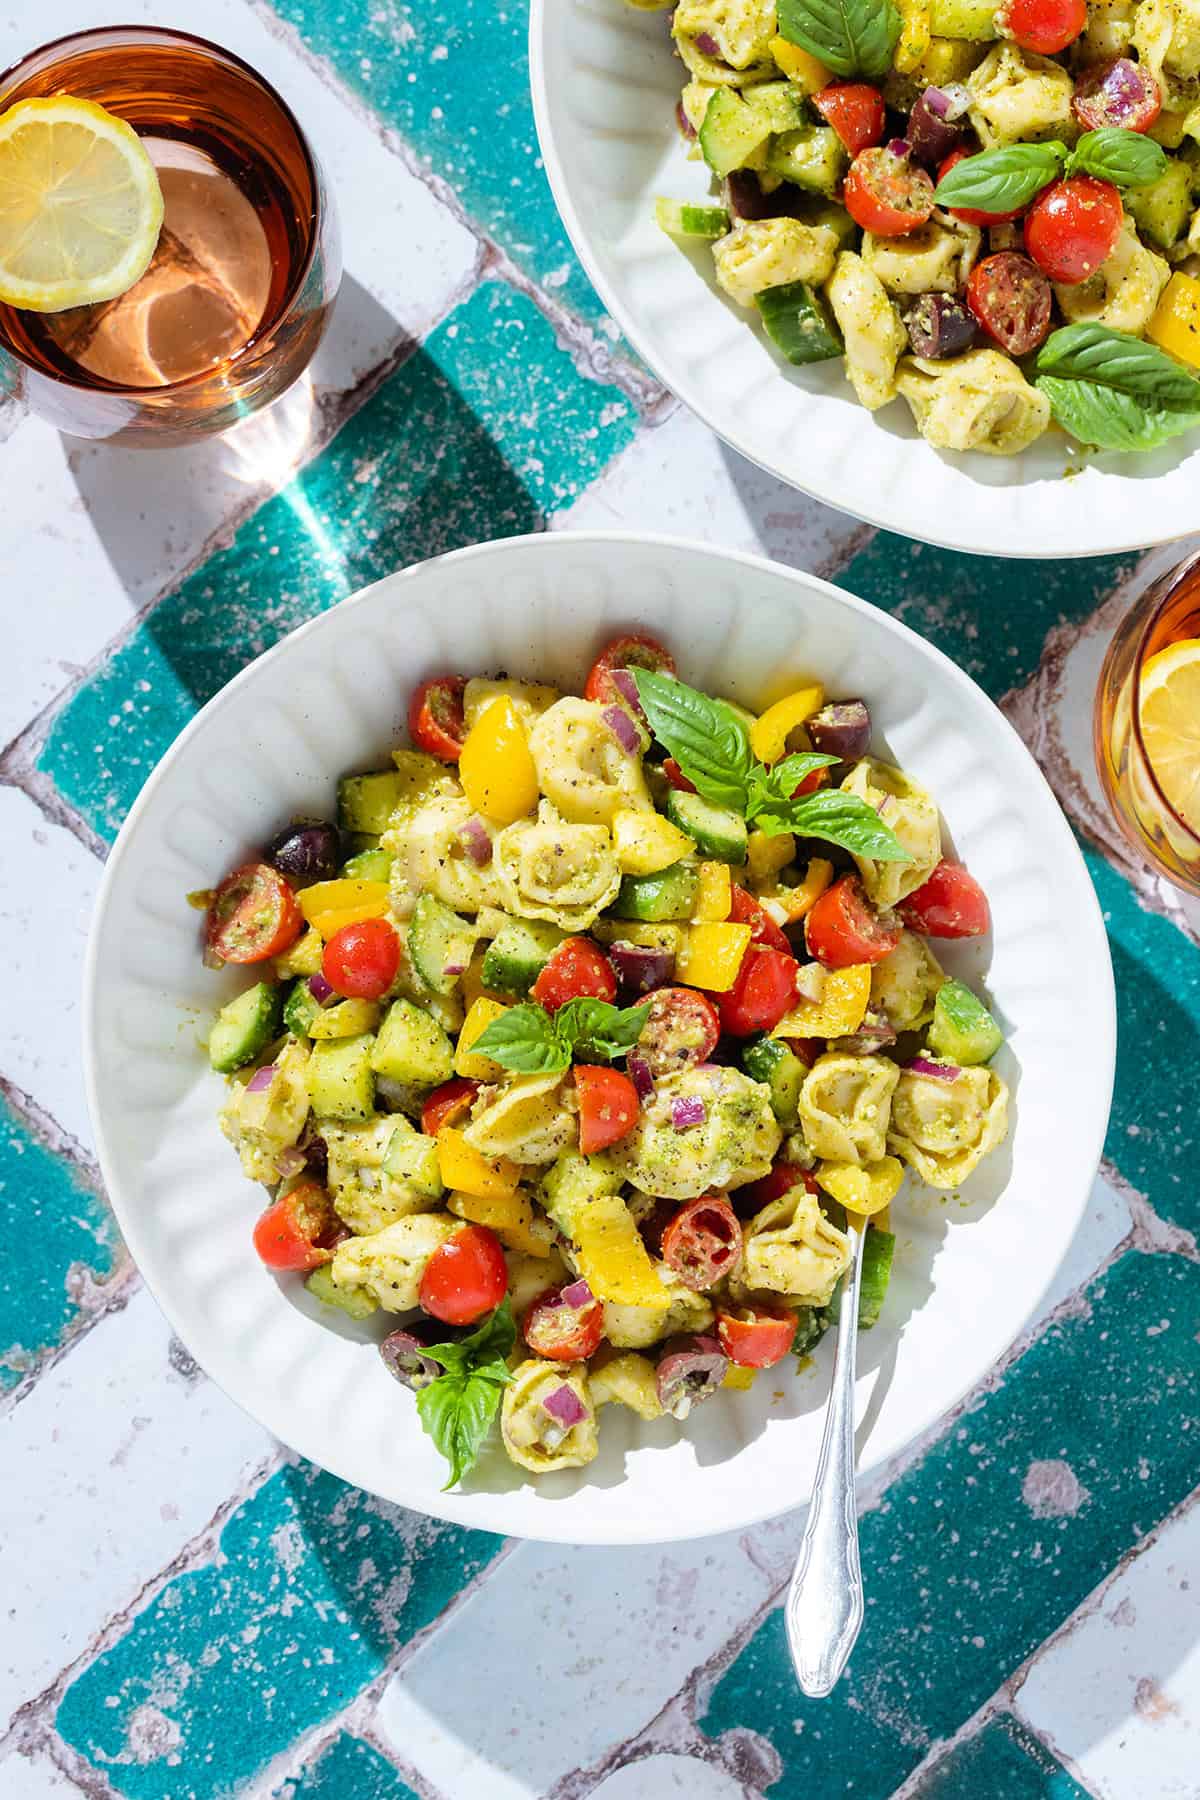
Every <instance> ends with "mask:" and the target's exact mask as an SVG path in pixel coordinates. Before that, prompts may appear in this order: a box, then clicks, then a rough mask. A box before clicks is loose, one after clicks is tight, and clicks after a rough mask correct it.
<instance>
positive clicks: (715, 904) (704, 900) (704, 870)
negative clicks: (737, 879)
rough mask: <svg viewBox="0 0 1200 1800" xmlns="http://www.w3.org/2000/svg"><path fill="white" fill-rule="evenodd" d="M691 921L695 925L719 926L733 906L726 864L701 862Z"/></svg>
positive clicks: (731, 886) (729, 876)
mask: <svg viewBox="0 0 1200 1800" xmlns="http://www.w3.org/2000/svg"><path fill="white" fill-rule="evenodd" d="M698 873H699V876H700V885H699V887H698V888H697V889H696V902H695V905H694V906H693V908H692V919H693V922H694V923H695V924H697V925H719V924H720V923H721V921H722V920H723V919H727V918H728V917H729V912H730V908H731V907H732V905H733V877H732V876H731V875H730V873H729V864H728V863H719V862H702V863H701V864H700V868H699V870H698Z"/></svg>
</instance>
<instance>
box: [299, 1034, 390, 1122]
mask: <svg viewBox="0 0 1200 1800" xmlns="http://www.w3.org/2000/svg"><path fill="white" fill-rule="evenodd" d="M374 1042H375V1040H374V1038H373V1037H371V1035H370V1034H369V1033H368V1032H364V1033H363V1035H362V1036H361V1037H352V1038H331V1039H330V1040H329V1041H328V1042H327V1043H323V1044H314V1045H313V1048H312V1055H311V1056H310V1057H309V1059H308V1063H307V1066H306V1068H305V1071H304V1079H305V1082H306V1084H307V1086H308V1097H309V1099H310V1100H311V1102H312V1109H313V1111H314V1113H316V1115H317V1117H318V1119H345V1120H346V1121H347V1122H348V1123H351V1124H354V1123H363V1122H365V1121H366V1120H367V1119H369V1118H370V1117H371V1116H372V1114H373V1113H374V1111H375V1076H374V1074H373V1073H372V1071H371V1048H372V1046H373V1044H374Z"/></svg>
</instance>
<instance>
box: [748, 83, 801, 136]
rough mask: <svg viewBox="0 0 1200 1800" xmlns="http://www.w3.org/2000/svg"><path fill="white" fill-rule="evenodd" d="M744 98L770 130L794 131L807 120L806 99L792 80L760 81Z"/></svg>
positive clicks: (751, 109) (749, 89)
mask: <svg viewBox="0 0 1200 1800" xmlns="http://www.w3.org/2000/svg"><path fill="white" fill-rule="evenodd" d="M742 98H743V99H744V100H745V102H746V105H747V106H748V107H749V108H750V111H751V112H752V113H756V114H757V116H758V117H759V118H760V119H761V120H762V121H763V123H764V125H766V127H767V129H768V131H773V132H777V131H794V130H795V129H796V127H797V126H798V125H803V124H804V120H805V109H804V101H803V98H802V96H801V95H799V94H797V92H796V90H795V88H794V87H793V86H792V84H791V82H790V81H759V82H756V83H755V84H754V86H753V87H749V88H747V89H746V90H745V92H744V93H743V96H742Z"/></svg>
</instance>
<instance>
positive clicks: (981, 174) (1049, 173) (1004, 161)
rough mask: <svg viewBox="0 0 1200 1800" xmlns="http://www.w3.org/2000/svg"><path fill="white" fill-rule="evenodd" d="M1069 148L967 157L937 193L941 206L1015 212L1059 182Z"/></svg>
mask: <svg viewBox="0 0 1200 1800" xmlns="http://www.w3.org/2000/svg"><path fill="white" fill-rule="evenodd" d="M1066 154H1067V147H1066V145H1065V144H1060V143H1058V142H1057V141H1055V142H1053V143H1049V144H1006V145H1004V146H1003V147H1002V148H1001V149H999V150H981V151H980V153H979V155H978V156H964V157H963V159H962V161H961V162H957V163H955V165H954V167H953V168H952V169H950V170H948V171H947V173H946V174H945V175H943V177H942V179H941V180H940V181H939V182H938V184H937V187H936V189H935V190H934V196H933V197H934V200H935V201H936V203H937V204H938V206H973V207H977V208H978V209H979V211H980V212H996V213H999V212H1015V211H1016V209H1017V207H1019V206H1026V205H1028V203H1029V201H1030V200H1032V199H1033V197H1034V195H1035V194H1036V193H1039V192H1040V190H1041V189H1042V188H1044V187H1045V186H1046V185H1047V183H1048V182H1051V181H1054V180H1056V179H1057V177H1058V175H1059V173H1060V172H1061V169H1062V162H1063V158H1064V157H1065V156H1066Z"/></svg>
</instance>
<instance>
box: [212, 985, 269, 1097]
mask: <svg viewBox="0 0 1200 1800" xmlns="http://www.w3.org/2000/svg"><path fill="white" fill-rule="evenodd" d="M282 1013H283V989H282V988H279V987H272V986H271V985H270V983H269V982H266V981H259V982H256V983H255V985H254V986H253V987H252V988H247V989H246V992H245V993H244V994H239V995H238V997H237V999H236V1000H231V1001H230V1002H229V1005H228V1006H223V1007H222V1008H221V1010H220V1012H219V1013H218V1014H217V1016H216V1019H215V1021H214V1023H213V1028H212V1030H211V1031H210V1032H209V1034H208V1060H209V1062H210V1063H211V1064H212V1066H213V1068H214V1069H216V1070H217V1071H218V1073H219V1074H221V1075H229V1074H231V1073H232V1071H233V1070H234V1069H242V1068H245V1066H246V1064H247V1063H251V1062H253V1061H254V1059H255V1057H256V1056H258V1055H259V1053H260V1052H261V1051H263V1050H265V1049H266V1047H267V1045H268V1044H269V1043H270V1041H271V1039H272V1038H273V1037H278V1036H279V1023H280V1018H281V1016H282Z"/></svg>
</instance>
